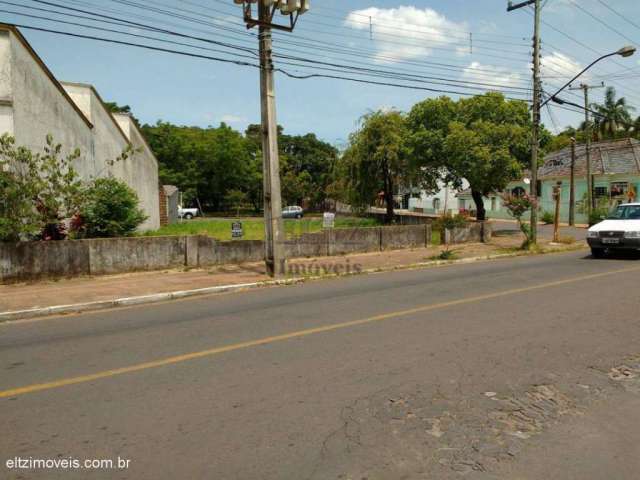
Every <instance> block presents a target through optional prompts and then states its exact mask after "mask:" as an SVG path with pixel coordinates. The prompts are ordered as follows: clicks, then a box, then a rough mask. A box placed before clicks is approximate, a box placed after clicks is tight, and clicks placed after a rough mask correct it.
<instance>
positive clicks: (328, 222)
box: [322, 212, 336, 228]
mask: <svg viewBox="0 0 640 480" xmlns="http://www.w3.org/2000/svg"><path fill="white" fill-rule="evenodd" d="M335 223H336V214H335V213H330V212H325V214H324V218H323V221H322V227H323V228H333V227H334V226H335Z"/></svg>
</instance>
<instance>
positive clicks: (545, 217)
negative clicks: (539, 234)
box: [540, 212, 556, 225]
mask: <svg viewBox="0 0 640 480" xmlns="http://www.w3.org/2000/svg"><path fill="white" fill-rule="evenodd" d="M540 220H542V222H543V223H544V224H545V225H551V224H553V223H555V221H556V216H555V215H554V214H553V213H551V212H544V213H543V214H542V217H541V218H540Z"/></svg>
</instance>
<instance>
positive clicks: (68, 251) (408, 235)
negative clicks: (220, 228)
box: [0, 225, 431, 283]
mask: <svg viewBox="0 0 640 480" xmlns="http://www.w3.org/2000/svg"><path fill="white" fill-rule="evenodd" d="M430 243H431V226H430V225H407V226H397V227H375V228H363V229H357V228H354V229H336V230H325V231H322V232H318V233H309V234H305V235H302V236H300V237H298V238H296V239H293V240H290V241H287V244H286V252H287V256H288V257H289V258H301V257H321V256H327V255H340V254H347V253H355V252H378V251H381V250H390V249H401V248H417V247H424V246H426V245H429V244H430ZM263 259H264V242H263V241H260V240H238V241H230V242H221V241H218V240H215V239H213V238H210V237H205V236H191V237H131V238H108V239H92V240H68V241H63V242H21V243H17V244H13V243H4V244H0V281H1V282H3V283H9V282H16V281H26V280H37V279H43V278H57V277H73V276H79V275H104V274H113V273H125V272H134V271H153V270H162V269H167V268H178V267H183V266H187V267H209V266H214V265H224V264H233V263H247V262H259V261H262V260H263Z"/></svg>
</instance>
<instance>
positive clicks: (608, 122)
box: [591, 87, 634, 140]
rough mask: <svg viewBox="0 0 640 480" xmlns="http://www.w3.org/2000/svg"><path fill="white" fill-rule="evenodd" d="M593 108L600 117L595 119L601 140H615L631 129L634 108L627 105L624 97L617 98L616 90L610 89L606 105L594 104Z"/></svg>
mask: <svg viewBox="0 0 640 480" xmlns="http://www.w3.org/2000/svg"><path fill="white" fill-rule="evenodd" d="M591 108H592V109H593V110H595V111H596V112H597V113H598V114H599V115H597V116H596V117H595V120H594V123H595V132H596V133H597V136H598V138H599V139H600V140H603V139H613V138H616V137H618V136H619V135H620V134H621V133H622V134H625V133H626V132H628V130H629V129H630V128H631V126H632V124H633V120H632V119H631V111H633V110H634V108H633V107H631V106H629V105H628V104H627V100H626V99H625V98H624V97H620V98H616V90H615V88H613V87H608V88H607V90H606V92H605V96H604V103H603V104H598V103H592V104H591Z"/></svg>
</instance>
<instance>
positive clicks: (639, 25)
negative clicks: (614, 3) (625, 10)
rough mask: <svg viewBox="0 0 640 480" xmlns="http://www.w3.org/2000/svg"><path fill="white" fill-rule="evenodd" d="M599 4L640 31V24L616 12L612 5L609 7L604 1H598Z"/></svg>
mask: <svg viewBox="0 0 640 480" xmlns="http://www.w3.org/2000/svg"><path fill="white" fill-rule="evenodd" d="M598 3H600V5H602V6H603V7H605V8H607V9H608V10H609V11H611V12H613V13H614V14H616V15H617V16H618V17H620V18H621V19H622V20H624V21H625V22H627V23H628V24H629V25H633V26H634V27H636V28H637V29H638V30H640V24H637V23H636V22H633V21H631V20H630V19H629V18H627V17H626V16H625V15H623V14H622V13H620V12H618V11H617V10H614V9H613V7H611V5H607V4H606V3H605V2H603V1H602V0H598Z"/></svg>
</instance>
